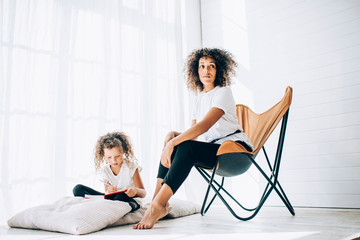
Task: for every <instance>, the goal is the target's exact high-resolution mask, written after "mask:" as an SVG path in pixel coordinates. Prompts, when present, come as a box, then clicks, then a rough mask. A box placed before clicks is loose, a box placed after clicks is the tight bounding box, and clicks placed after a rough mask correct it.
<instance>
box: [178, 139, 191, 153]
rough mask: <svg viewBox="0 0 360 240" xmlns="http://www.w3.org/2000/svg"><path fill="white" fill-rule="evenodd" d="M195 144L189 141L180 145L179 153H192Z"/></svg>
mask: <svg viewBox="0 0 360 240" xmlns="http://www.w3.org/2000/svg"><path fill="white" fill-rule="evenodd" d="M193 143H194V141H193V140H187V141H184V142H182V143H180V144H179V146H178V151H182V152H183V151H187V152H191V151H192V148H193Z"/></svg>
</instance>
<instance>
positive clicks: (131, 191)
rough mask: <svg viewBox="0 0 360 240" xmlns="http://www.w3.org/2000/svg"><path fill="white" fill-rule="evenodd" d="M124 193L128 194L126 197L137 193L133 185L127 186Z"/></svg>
mask: <svg viewBox="0 0 360 240" xmlns="http://www.w3.org/2000/svg"><path fill="white" fill-rule="evenodd" d="M125 194H126V195H128V197H135V196H136V194H137V191H136V188H134V187H129V188H128V189H127V190H126V192H125Z"/></svg>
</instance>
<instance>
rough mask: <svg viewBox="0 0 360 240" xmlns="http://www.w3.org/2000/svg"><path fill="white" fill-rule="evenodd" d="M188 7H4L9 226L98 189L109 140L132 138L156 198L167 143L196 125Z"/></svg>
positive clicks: (2, 77) (5, 207)
mask: <svg viewBox="0 0 360 240" xmlns="http://www.w3.org/2000/svg"><path fill="white" fill-rule="evenodd" d="M179 5H180V1H175V0H174V1H169V0H151V1H149V0H143V1H140V0H139V1H135V0H128V1H115V0H114V1H112V0H32V1H31V0H0V26H1V29H0V40H1V42H0V160H1V162H0V163H1V165H0V212H1V213H2V214H1V219H0V220H1V221H3V220H6V219H7V218H9V217H10V216H11V215H12V214H14V213H16V212H18V211H20V210H22V209H25V208H28V207H30V206H34V205H38V204H48V203H52V202H54V201H56V200H57V199H59V198H60V197H63V196H70V195H72V191H71V190H72V188H73V186H74V185H75V184H77V183H82V184H86V185H90V186H94V187H96V186H99V184H98V183H97V182H96V178H95V177H94V164H93V151H94V146H95V143H96V140H97V139H98V137H99V136H100V135H103V134H105V133H107V132H109V131H115V130H120V131H124V132H126V133H127V134H128V135H129V136H130V138H131V140H132V143H133V145H134V148H135V154H136V156H137V158H138V160H139V162H140V164H141V165H142V167H143V171H142V172H141V175H142V178H143V181H144V183H145V186H146V188H147V190H148V191H147V192H148V194H149V195H151V194H152V190H153V183H154V181H155V177H156V172H157V168H158V161H159V157H160V151H161V148H162V141H163V138H164V134H165V133H166V132H167V131H168V130H170V129H174V130H183V128H184V125H183V124H184V123H185V122H186V121H188V119H184V116H186V114H184V111H186V106H184V98H185V97H186V94H184V88H185V83H184V81H183V74H182V71H181V70H182V66H183V56H182V43H181V39H182V36H181V19H180V16H181V13H180V11H181V10H180V9H181V7H180V6H179ZM184 109H185V110H184Z"/></svg>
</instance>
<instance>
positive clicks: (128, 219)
mask: <svg viewBox="0 0 360 240" xmlns="http://www.w3.org/2000/svg"><path fill="white" fill-rule="evenodd" d="M147 206H148V205H146V206H145V207H143V208H140V209H139V210H137V211H135V212H130V210H131V208H130V206H129V204H128V203H125V202H121V201H111V200H105V199H84V198H81V197H64V198H61V199H60V200H59V201H57V202H55V203H54V204H51V205H41V206H37V207H33V208H29V209H27V210H24V211H22V212H20V213H18V214H16V215H15V216H13V217H12V218H10V219H9V220H8V225H9V226H10V227H19V228H30V229H42V230H47V231H54V232H64V233H71V234H87V233H91V232H95V231H98V230H101V229H103V228H105V227H107V226H119V225H125V224H133V223H137V222H139V221H140V220H141V218H142V217H143V215H144V213H145V211H146V208H147ZM199 210H200V206H199V205H198V204H196V203H192V202H189V201H184V200H179V199H171V200H170V208H169V214H168V215H167V216H166V217H165V218H177V217H181V216H186V215H190V214H194V213H198V212H199Z"/></svg>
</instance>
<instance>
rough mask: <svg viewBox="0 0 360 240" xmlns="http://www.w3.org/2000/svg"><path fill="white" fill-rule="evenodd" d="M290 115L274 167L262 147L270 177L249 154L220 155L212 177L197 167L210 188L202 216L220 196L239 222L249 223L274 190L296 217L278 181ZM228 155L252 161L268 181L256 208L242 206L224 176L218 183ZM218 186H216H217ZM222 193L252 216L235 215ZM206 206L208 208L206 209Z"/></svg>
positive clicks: (284, 119)
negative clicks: (216, 176) (227, 188)
mask: <svg viewBox="0 0 360 240" xmlns="http://www.w3.org/2000/svg"><path fill="white" fill-rule="evenodd" d="M288 115H289V110H288V111H287V112H286V113H285V115H284V116H283V118H282V123H281V129H280V134H279V141H278V146H277V150H276V156H275V159H274V162H273V165H271V163H270V161H269V158H268V155H267V153H266V151H265V147H264V146H263V147H262V150H263V152H264V155H265V158H266V161H267V164H268V167H269V169H270V171H271V173H270V174H269V175H270V176H268V175H267V174H266V173H265V172H264V171H263V169H262V168H261V167H260V166H259V164H258V163H257V162H256V161H255V157H256V155H251V154H247V153H228V154H224V155H220V156H218V158H217V162H216V164H215V167H214V168H213V169H212V174H211V175H210V174H209V173H208V172H207V171H206V170H204V169H203V168H201V167H198V166H195V168H196V169H197V170H198V171H199V173H200V174H201V176H202V177H203V178H204V179H205V181H206V182H207V183H208V188H207V191H206V194H205V198H204V201H203V204H202V207H201V215H205V214H206V212H207V211H208V210H209V208H210V206H211V205H212V203H213V202H214V200H215V198H216V197H217V196H218V197H219V198H220V199H221V201H222V202H223V203H224V204H225V206H226V207H227V209H228V210H229V211H230V212H231V214H232V215H233V216H234V217H235V218H237V219H239V220H243V221H247V220H250V219H252V218H253V217H255V216H256V215H257V213H258V212H259V211H260V209H261V207H262V206H263V205H264V203H265V201H266V200H267V198H268V197H269V195H270V193H271V192H272V190H275V192H276V193H277V194H278V196H279V197H280V198H281V200H282V201H283V203H284V204H285V206H286V207H287V209H288V210H289V211H290V213H291V214H292V215H293V216H294V215H295V211H294V208H293V207H292V205H291V203H290V201H289V199H288V198H287V196H286V194H285V192H284V190H283V188H282V187H281V185H280V182H279V181H278V175H279V168H280V160H281V155H282V150H283V146H284V139H285V131H286V125H287V120H288ZM226 155H231V156H230V157H241V158H244V159H245V160H246V159H248V160H250V161H251V163H252V164H254V166H255V167H256V168H257V169H258V170H259V172H260V173H261V175H263V177H264V178H265V179H266V180H267V185H266V187H265V190H264V192H263V194H262V197H261V198H260V201H259V203H258V205H257V206H256V207H255V208H246V207H244V206H243V205H242V204H240V203H239V202H238V201H237V200H236V199H235V198H234V197H233V196H232V195H231V194H230V193H229V192H228V191H227V190H226V189H225V188H224V187H223V185H224V179H225V177H224V176H222V179H221V183H218V182H217V181H216V180H215V179H214V177H215V174H216V171H217V166H218V162H219V161H221V157H227V156H226ZM215 185H216V186H215ZM210 188H212V189H213V190H214V192H215V194H214V196H213V198H212V199H211V200H210V202H209V204H208V205H207V206H206V203H207V199H208V196H209V191H210ZM220 191H223V192H224V193H225V194H226V195H227V196H229V197H230V198H231V199H232V200H233V201H234V202H235V203H236V204H237V205H238V206H240V207H241V208H242V209H244V210H246V211H248V212H252V214H251V215H250V216H247V217H241V216H239V215H238V214H236V213H235V211H234V210H233V209H232V207H231V206H230V205H229V204H228V202H227V201H226V200H225V198H224V197H223V195H222V194H221V193H220ZM205 206H206V208H205Z"/></svg>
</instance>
